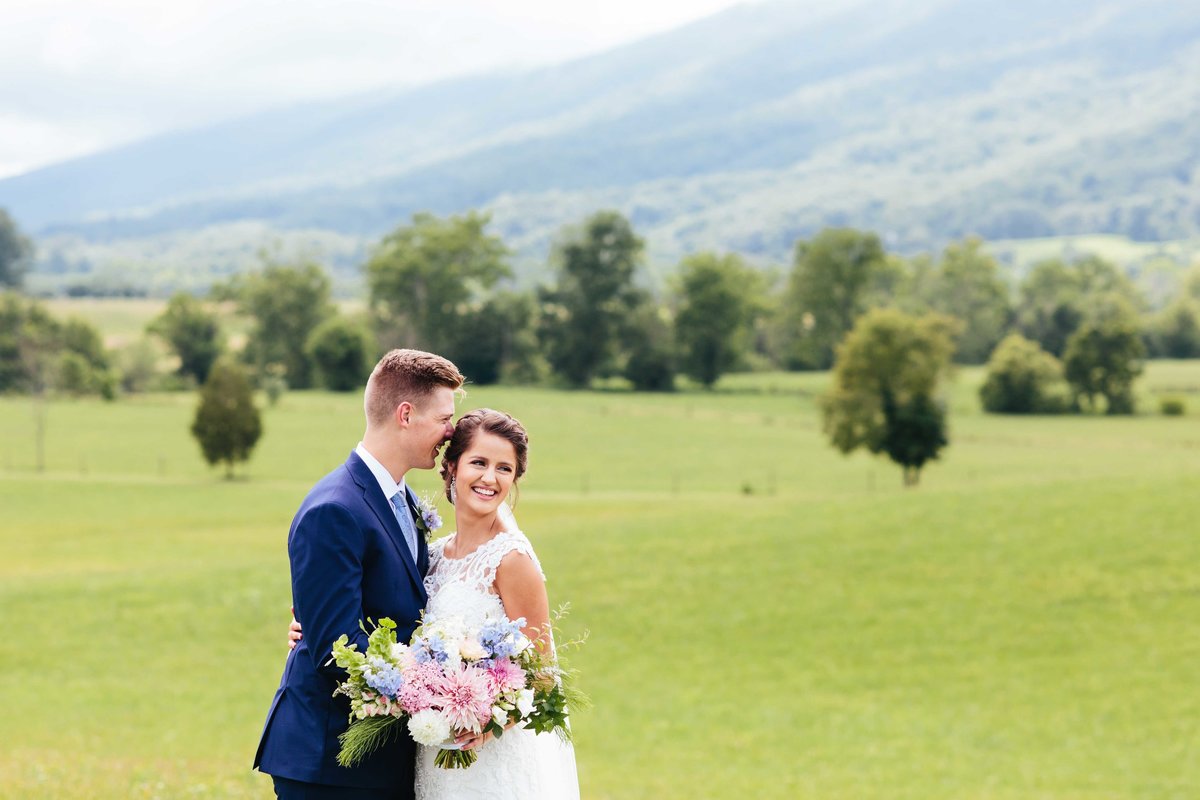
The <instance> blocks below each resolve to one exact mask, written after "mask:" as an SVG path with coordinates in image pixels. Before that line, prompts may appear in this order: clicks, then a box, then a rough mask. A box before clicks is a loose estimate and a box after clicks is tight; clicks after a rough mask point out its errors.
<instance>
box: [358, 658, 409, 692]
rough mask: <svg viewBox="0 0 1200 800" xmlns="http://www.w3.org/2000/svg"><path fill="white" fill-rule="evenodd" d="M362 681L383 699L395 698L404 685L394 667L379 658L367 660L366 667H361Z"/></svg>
mask: <svg viewBox="0 0 1200 800" xmlns="http://www.w3.org/2000/svg"><path fill="white" fill-rule="evenodd" d="M363 680H365V681H366V682H367V686H370V687H371V688H372V689H374V690H375V691H377V692H379V693H380V694H381V695H383V696H384V697H395V696H396V693H397V692H399V691H400V687H401V686H402V685H403V684H404V676H403V675H402V674H401V673H400V670H399V669H398V668H396V667H395V666H394V665H392V664H389V663H388V662H386V661H384V660H383V659H382V658H380V657H379V656H370V657H368V658H367V666H365V667H363Z"/></svg>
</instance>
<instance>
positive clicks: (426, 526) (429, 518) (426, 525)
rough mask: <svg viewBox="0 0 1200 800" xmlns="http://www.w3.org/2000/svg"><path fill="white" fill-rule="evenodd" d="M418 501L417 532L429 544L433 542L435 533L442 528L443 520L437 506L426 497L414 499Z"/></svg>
mask: <svg viewBox="0 0 1200 800" xmlns="http://www.w3.org/2000/svg"><path fill="white" fill-rule="evenodd" d="M414 500H415V501H416V503H415V505H416V507H417V508H416V511H417V515H416V517H417V518H416V520H415V521H416V523H417V531H418V532H419V533H420V534H421V535H422V536H424V537H425V542H426V544H428V543H429V542H432V541H433V532H434V531H436V530H437V529H438V528H440V527H442V518H441V517H440V516H438V512H437V506H436V505H434V503H433V501H432V500H430V499H429V498H426V497H414Z"/></svg>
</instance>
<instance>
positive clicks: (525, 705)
mask: <svg viewBox="0 0 1200 800" xmlns="http://www.w3.org/2000/svg"><path fill="white" fill-rule="evenodd" d="M517 710H518V711H520V712H521V716H522V717H528V716H529V715H530V714H532V713H533V689H522V690H521V691H519V692H517Z"/></svg>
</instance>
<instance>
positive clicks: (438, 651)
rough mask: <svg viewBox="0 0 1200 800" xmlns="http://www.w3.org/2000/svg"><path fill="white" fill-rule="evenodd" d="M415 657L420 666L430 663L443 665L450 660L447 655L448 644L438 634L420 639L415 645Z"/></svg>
mask: <svg viewBox="0 0 1200 800" xmlns="http://www.w3.org/2000/svg"><path fill="white" fill-rule="evenodd" d="M413 655H414V656H415V657H416V660H417V663H418V664H425V663H427V662H429V661H436V662H438V663H439V664H443V663H445V661H446V659H447V658H449V656H448V655H447V653H446V643H445V642H444V641H442V637H441V634H437V633H432V634H430V635H428V636H425V637H423V638H421V639H418V640H417V641H416V642H415V643H414V644H413Z"/></svg>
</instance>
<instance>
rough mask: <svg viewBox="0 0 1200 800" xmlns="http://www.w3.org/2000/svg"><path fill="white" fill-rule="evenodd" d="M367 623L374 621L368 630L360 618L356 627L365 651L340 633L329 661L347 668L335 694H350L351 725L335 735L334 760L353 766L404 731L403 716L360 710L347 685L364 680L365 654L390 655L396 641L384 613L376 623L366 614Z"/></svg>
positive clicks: (344, 765) (357, 700) (389, 620)
mask: <svg viewBox="0 0 1200 800" xmlns="http://www.w3.org/2000/svg"><path fill="white" fill-rule="evenodd" d="M367 622H368V623H371V624H372V625H374V626H375V627H374V630H371V631H367V629H366V627H365V626H364V625H363V624H362V623H361V622H360V623H359V627H360V628H362V630H363V632H364V633H366V634H367V652H366V653H360V652H358V645H356V644H349V641H350V637H348V636H346V634H342V635H341V636H340V637H339V638H338V640H337V641H336V642H334V643H333V657H332V659H331V660H332V661H333V662H334V663H336V664H337V665H338V666H339V667H341V668H342V669H344V670H346V672H347V674H348V676H349V677H348V678H347V680H346V681H344V682H343V683H341V684H340V685H339V686H338V688H337V690H336V691H334V694H335V695H338V694H344V695H346V696H347V697H349V698H350V721H351V725H350V727H349V728H347V729H346V731H345V732H344V733H343V734H342V735H341V736H339V737H338V742H340V743H341V749H340V750H339V751H338V755H337V762H338V764H340V765H341V766H343V767H353V766H356V765H358V764H360V763H362V761H363V759H365V758H366V757H367V756H368V755H370V754H371V753H373V752H375V751H376V750H378V749H379V748H380V747H382V746H383V745H385V744H387V743H388V742H391V741H393V740H395V739H398V738H399V737H400V736H401V735H404V725H403V722H404V720H403V718H398V717H391V716H388V717H369V716H366V715H365V714H363V713H362V706H363V701H362V698H361V697H358V696H356V695H355V694H354V693H352V691H351V690H350V688H349V687H350V686H352V685H355V684H364V683H366V680H365V679H364V677H363V670H364V669H365V668H366V666H367V657H368V656H379V657H380V658H387V657H389V656H390V655H391V652H392V645H394V644H396V623H395V622H394V621H393V620H391V619H388V618H387V617H383V618H382V619H380V620H379V622H378V623H375V622H373V621H372V620H370V619H369V618H368V620H367Z"/></svg>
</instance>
